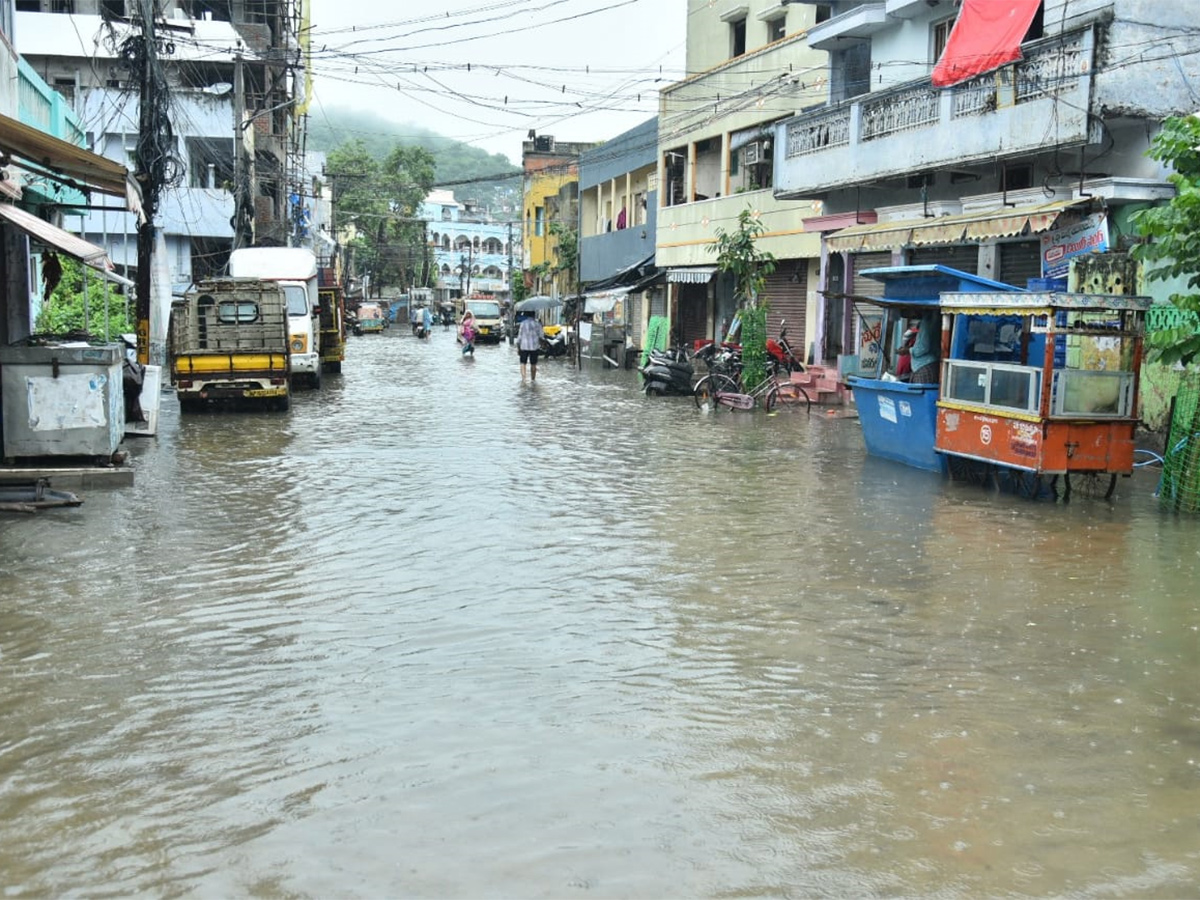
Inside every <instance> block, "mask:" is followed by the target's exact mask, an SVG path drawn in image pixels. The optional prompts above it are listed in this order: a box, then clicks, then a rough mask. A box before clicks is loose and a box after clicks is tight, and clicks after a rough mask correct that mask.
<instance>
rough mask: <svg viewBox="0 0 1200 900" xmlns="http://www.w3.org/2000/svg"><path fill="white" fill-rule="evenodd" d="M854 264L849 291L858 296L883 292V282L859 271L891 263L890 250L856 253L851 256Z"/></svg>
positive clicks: (868, 295) (876, 295) (874, 295)
mask: <svg viewBox="0 0 1200 900" xmlns="http://www.w3.org/2000/svg"><path fill="white" fill-rule="evenodd" d="M851 261H852V264H853V266H854V280H853V282H851V284H852V285H853V286H852V288H851V290H850V293H852V294H857V295H858V296H860V297H878V296H880V295H882V294H883V282H882V281H876V280H875V279H874V278H864V277H863V276H862V275H861V274H860V273H861V272H863V270H865V269H879V268H882V267H884V266H890V265H891V264H892V252H891V251H890V250H888V251H887V252H885V253H856V254H855V255H854V256H853V257H851Z"/></svg>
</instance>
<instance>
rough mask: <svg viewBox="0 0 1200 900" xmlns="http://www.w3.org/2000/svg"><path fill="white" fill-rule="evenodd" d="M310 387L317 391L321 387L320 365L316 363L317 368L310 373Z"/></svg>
mask: <svg viewBox="0 0 1200 900" xmlns="http://www.w3.org/2000/svg"><path fill="white" fill-rule="evenodd" d="M311 383H312V389H313V390H314V391H319V390H320V389H321V366H320V364H318V365H317V370H316V371H315V372H313V373H312V382H311Z"/></svg>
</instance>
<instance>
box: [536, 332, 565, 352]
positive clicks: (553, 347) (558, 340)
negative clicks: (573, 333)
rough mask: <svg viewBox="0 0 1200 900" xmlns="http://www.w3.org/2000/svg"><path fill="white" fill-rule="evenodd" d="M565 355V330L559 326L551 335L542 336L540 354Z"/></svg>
mask: <svg viewBox="0 0 1200 900" xmlns="http://www.w3.org/2000/svg"><path fill="white" fill-rule="evenodd" d="M566 355H567V330H566V329H565V328H560V329H559V330H558V331H557V333H555V334H553V335H549V336H547V335H543V336H542V356H566Z"/></svg>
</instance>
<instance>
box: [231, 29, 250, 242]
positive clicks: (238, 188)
mask: <svg viewBox="0 0 1200 900" xmlns="http://www.w3.org/2000/svg"><path fill="white" fill-rule="evenodd" d="M245 118H246V74H245V66H244V63H243V62H242V54H241V51H240V50H239V51H238V52H237V53H236V54H234V57H233V248H232V249H234V250H237V249H238V248H240V247H244V246H246V245H247V244H248V243H249V241H248V240H245V237H246V236H245V235H244V234H243V231H244V229H243V228H242V222H243V221H244V219H245V216H246V201H245V192H244V191H243V190H242V179H243V178H246V177H248V173H247V172H246V171H245V163H244V160H243V158H242V149H243V147H244V146H245V124H246V123H245Z"/></svg>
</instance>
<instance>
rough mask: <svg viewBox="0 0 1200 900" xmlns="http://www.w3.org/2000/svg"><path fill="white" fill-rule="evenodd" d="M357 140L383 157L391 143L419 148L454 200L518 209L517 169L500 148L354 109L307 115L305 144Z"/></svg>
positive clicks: (324, 146) (328, 146)
mask: <svg viewBox="0 0 1200 900" xmlns="http://www.w3.org/2000/svg"><path fill="white" fill-rule="evenodd" d="M355 138H357V139H359V140H361V141H362V142H363V144H364V145H365V146H366V148H367V152H368V153H370V154H371V155H372V156H374V157H375V158H376V159H383V158H384V157H385V156H387V154H388V153H389V152H390V151H391V149H392V147H394V146H395V145H396V144H404V145H406V146H413V145H415V146H418V147H424V148H425V149H426V150H429V151H430V152H431V153H432V154H433V155H434V157H435V158H436V160H437V181H438V184H439V185H441V184H443V183H445V182H467V183H459V184H446V185H445V186H446V189H447V190H452V191H454V196H455V197H456V198H457V199H458V200H460V201H463V200H475V201H478V202H479V203H481V204H483V205H485V206H488V207H489V208H491V209H492V210H493V211H494V212H500V211H501V210H502V208H503V207H508V208H509V209H510V210H511V209H516V208H519V206H520V196H521V180H520V175H521V169H520V167H519V166H515V165H513V164H512V163H511V162H509V161H508V159H507V157H505V156H504V155H503V154H501V153H488V152H487V151H485V150H480V149H479V148H478V147H472V146H471V145H470V144H464V143H462V142H461V141H456V140H454V139H453V138H448V137H443V136H442V135H440V134H437V133H435V132H433V131H430V130H429V129H427V128H421V127H419V126H416V125H405V124H400V123H397V122H393V121H390V120H388V119H385V118H384V117H383V116H380V115H377V114H375V113H370V112H362V111H359V110H326V111H324V112H318V113H317V114H316V115H312V116H310V117H309V120H308V149H310V150H321V151H325V152H329V151H330V150H332V149H333V148H335V147H337V146H339V145H340V144H342V143H344V142H345V141H348V140H353V139H355ZM510 173H511V175H512V176H513V177H510V178H507V179H503V180H495V181H490V180H489V181H479V182H476V181H473V179H477V178H487V177H490V176H493V175H502V174H510Z"/></svg>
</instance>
